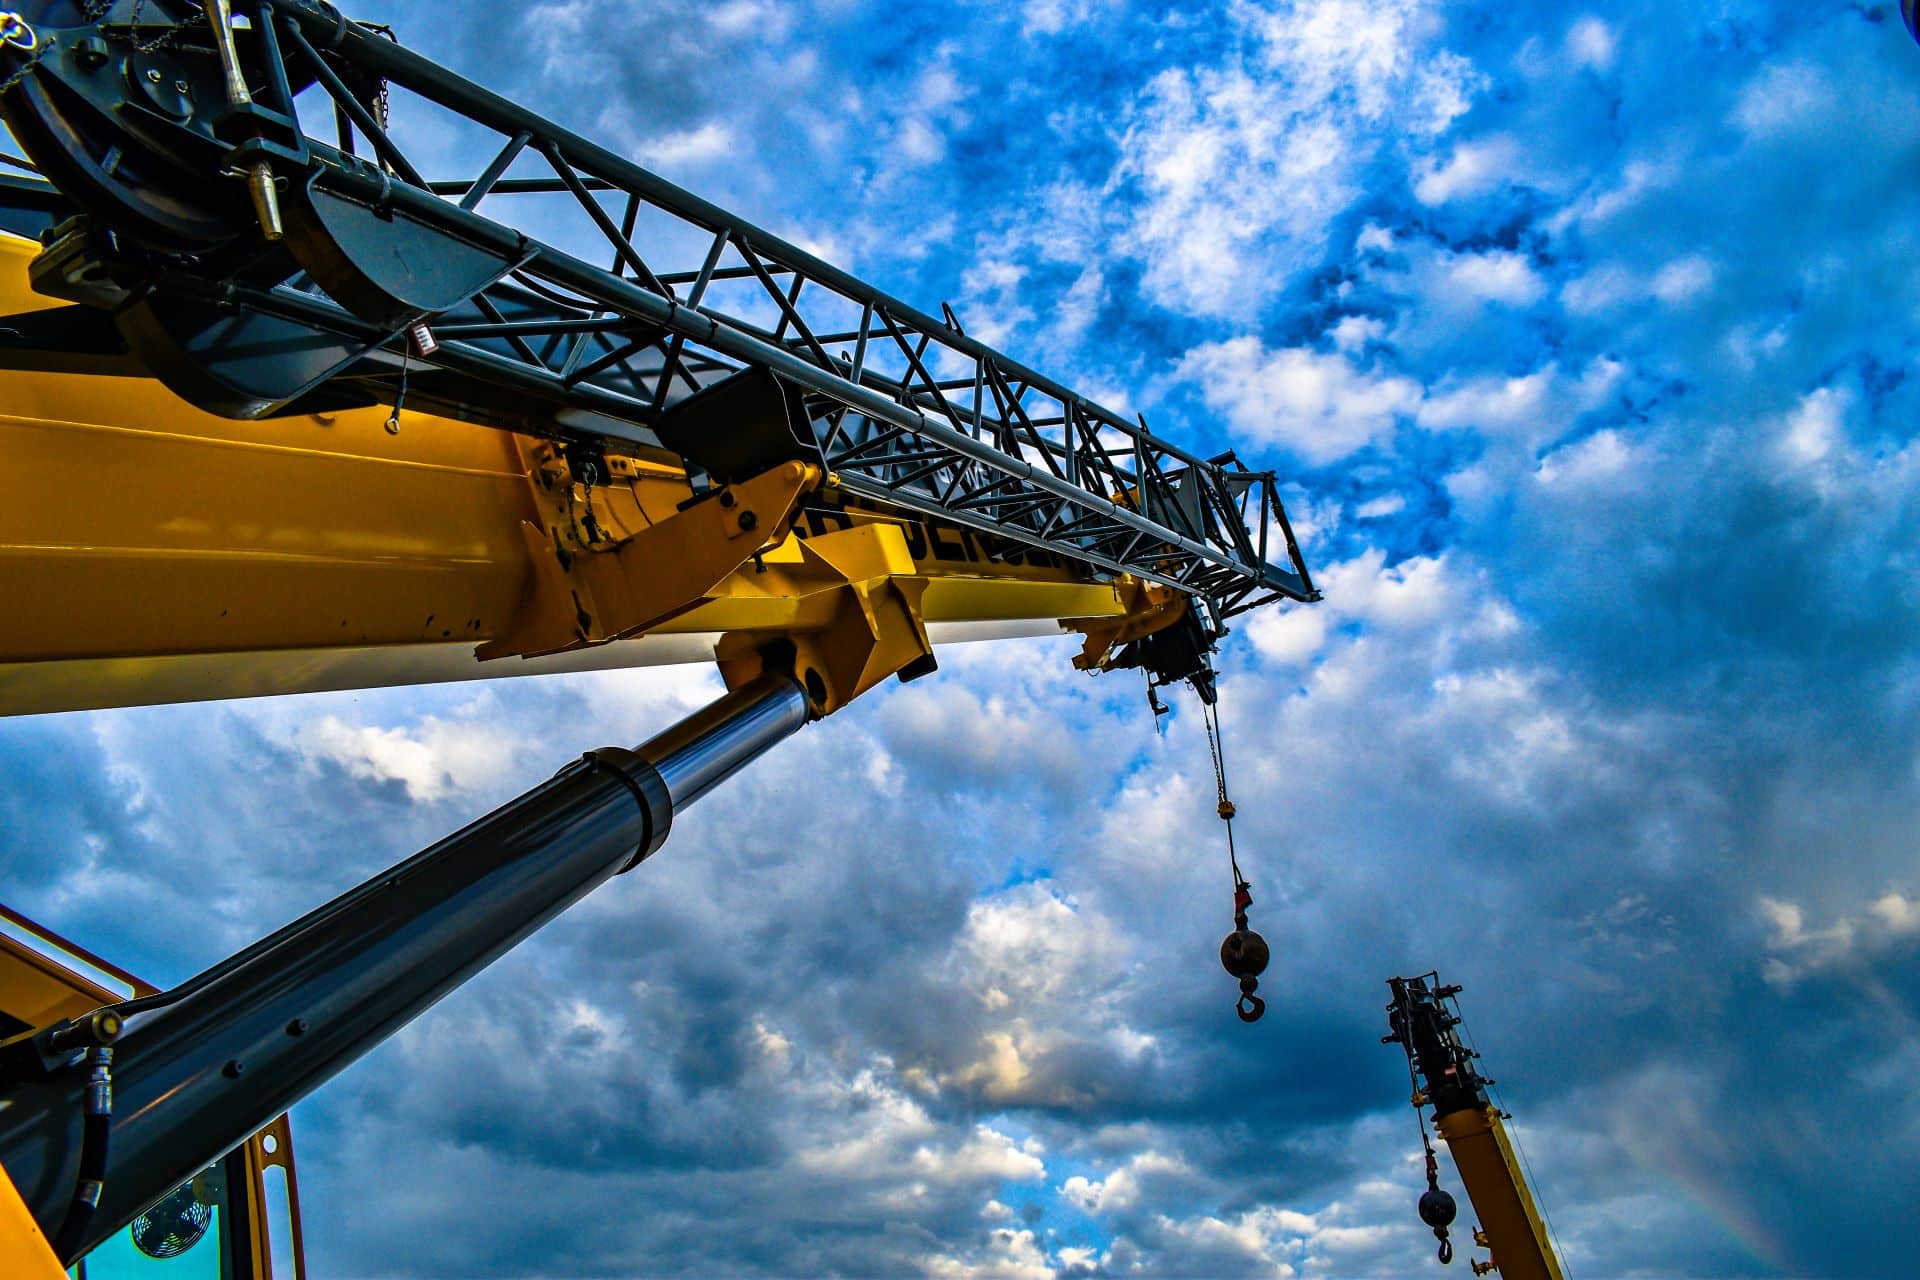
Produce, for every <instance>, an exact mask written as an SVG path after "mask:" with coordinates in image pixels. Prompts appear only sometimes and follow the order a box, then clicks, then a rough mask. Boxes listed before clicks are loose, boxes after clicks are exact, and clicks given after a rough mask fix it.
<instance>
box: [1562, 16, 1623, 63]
mask: <svg viewBox="0 0 1920 1280" xmlns="http://www.w3.org/2000/svg"><path fill="white" fill-rule="evenodd" d="M1615 52H1616V50H1615V48H1614V36H1613V28H1611V27H1609V26H1608V25H1607V24H1606V23H1604V22H1602V21H1601V20H1600V19H1598V18H1595V17H1591V16H1589V17H1585V18H1582V19H1580V20H1579V21H1578V22H1576V23H1574V24H1573V26H1571V27H1570V28H1568V29H1567V56H1568V57H1570V58H1572V59H1573V61H1574V65H1575V66H1581V67H1589V68H1591V69H1593V70H1595V71H1611V70H1612V69H1613V59H1614V54H1615Z"/></svg>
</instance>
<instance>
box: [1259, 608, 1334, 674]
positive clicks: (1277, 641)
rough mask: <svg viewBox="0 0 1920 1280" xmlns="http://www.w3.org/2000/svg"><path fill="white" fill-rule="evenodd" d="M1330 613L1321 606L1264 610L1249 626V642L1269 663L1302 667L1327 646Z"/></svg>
mask: <svg viewBox="0 0 1920 1280" xmlns="http://www.w3.org/2000/svg"><path fill="white" fill-rule="evenodd" d="M1328 613H1329V611H1328V610H1327V609H1324V608H1322V607H1320V606H1319V605H1310V606H1302V607H1299V608H1281V609H1264V610H1262V611H1261V612H1259V613H1256V614H1255V615H1253V618H1252V619H1251V620H1250V621H1249V622H1248V623H1247V639H1248V640H1249V641H1251V642H1252V644H1253V647H1254V649H1255V651H1256V652H1258V653H1259V654H1260V656H1261V657H1263V658H1265V659H1266V660H1267V661H1269V662H1272V663H1276V664H1278V665H1281V666H1298V665H1300V664H1302V663H1304V662H1306V661H1307V660H1309V659H1310V658H1312V657H1313V656H1314V654H1316V653H1318V652H1320V646H1321V645H1323V644H1325V643H1326V639H1327V615H1328Z"/></svg>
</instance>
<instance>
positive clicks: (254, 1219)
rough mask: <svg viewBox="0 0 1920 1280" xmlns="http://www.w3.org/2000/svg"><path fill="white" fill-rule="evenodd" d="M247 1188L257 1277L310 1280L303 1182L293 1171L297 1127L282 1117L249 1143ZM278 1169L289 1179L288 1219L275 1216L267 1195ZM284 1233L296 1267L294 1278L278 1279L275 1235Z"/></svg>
mask: <svg viewBox="0 0 1920 1280" xmlns="http://www.w3.org/2000/svg"><path fill="white" fill-rule="evenodd" d="M245 1151H246V1169H247V1177H246V1187H245V1193H246V1197H247V1204H246V1210H247V1221H248V1222H249V1223H251V1224H252V1225H253V1230H252V1232H251V1233H250V1236H249V1240H248V1251H249V1253H250V1254H251V1255H252V1259H253V1274H254V1275H255V1276H256V1277H259V1280H306V1275H307V1263H306V1256H307V1254H306V1238H305V1235H304V1233H303V1231H302V1229H301V1225H300V1191H299V1182H298V1180H297V1179H296V1178H295V1176H294V1168H293V1127H292V1125H291V1124H289V1123H288V1120H287V1117H286V1116H281V1117H280V1118H279V1119H278V1120H275V1121H274V1122H273V1123H272V1124H270V1125H268V1126H267V1127H266V1128H264V1129H262V1130H261V1131H260V1132H258V1133H256V1134H254V1135H253V1137H252V1138H250V1139H248V1140H247V1145H246V1147H245ZM270 1169H278V1170H279V1171H280V1175H281V1176H282V1177H284V1178H285V1179H286V1193H287V1194H286V1216H285V1217H281V1216H279V1215H278V1214H276V1213H275V1212H274V1207H275V1206H274V1199H273V1197H271V1196H269V1195H268V1194H267V1172H268V1170H270ZM279 1231H284V1232H286V1234H287V1248H286V1249H285V1250H283V1251H282V1252H283V1254H284V1255H285V1256H286V1257H288V1258H289V1259H290V1260H291V1261H292V1264H293V1267H292V1274H291V1275H275V1274H274V1270H273V1254H274V1249H273V1235H274V1233H275V1232H279Z"/></svg>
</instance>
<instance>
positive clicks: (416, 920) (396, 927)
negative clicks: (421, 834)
mask: <svg viewBox="0 0 1920 1280" xmlns="http://www.w3.org/2000/svg"><path fill="white" fill-rule="evenodd" d="M808 714H809V712H808V708H807V702H806V696H805V694H804V693H803V692H802V691H801V689H800V687H799V686H798V685H797V684H795V683H794V682H793V681H792V680H791V679H787V678H785V677H763V678H761V679H760V680H758V681H755V682H754V683H752V684H749V685H746V686H744V687H742V688H741V689H739V690H737V691H735V692H733V693H730V694H728V695H727V696H726V697H724V698H721V699H720V700H719V701H717V702H715V703H713V704H712V705H711V706H708V707H706V708H705V709H704V710H702V711H700V712H697V713H696V714H694V715H693V716H691V717H689V718H688V719H686V720H684V721H682V722H681V723H679V724H677V725H675V726H674V727H672V728H670V729H668V730H667V731H665V732H664V733H662V734H660V735H659V736H657V737H655V738H653V739H652V740H650V741H648V742H646V743H644V744H642V745H641V746H640V747H638V748H637V749H634V750H627V749H625V748H618V747H614V748H606V749H603V750H600V751H593V752H589V753H587V755H586V756H584V757H582V758H581V759H580V760H578V761H575V762H574V763H572V764H569V765H568V766H567V767H566V768H564V769H562V770H561V771H560V772H559V773H558V774H557V775H555V776H554V777H553V778H550V779H548V780H547V781H546V782H543V783H541V784H540V785H539V786H537V787H535V788H534V789H533V790H531V791H529V792H527V793H526V794H525V795H523V796H520V797H519V798H518V799H515V800H512V801H509V802H508V803H507V804H505V805H502V806H501V807H500V808H498V809H496V810H494V811H493V812H492V813H490V814H488V815H487V816H486V817H484V818H481V819H480V820H479V821H477V822H475V823H473V824H472V825H470V826H468V827H466V828H465V829H464V830H462V831H458V832H456V833H454V834H453V835H451V836H448V837H447V838H446V839H444V840H442V841H440V842H439V843H438V844H435V845H433V846H432V847H430V848H428V849H425V850H423V851H422V852H420V853H418V854H415V855H414V856H413V857H411V858H409V859H407V860H406V861H405V862H402V863H400V864H399V865H397V866H395V867H393V868H391V869H389V870H387V871H385V872H382V873H381V874H380V875H377V876H375V877H374V878H373V879H371V880H368V881H367V882H366V883H364V884H362V885H360V886H359V887H358V888H356V889H352V890H350V891H348V892H347V893H345V894H343V895H342V896H340V897H339V898H336V899H335V900H334V901H332V902H330V903H328V904H327V905H326V906H323V907H321V908H319V909H318V910H317V911H314V912H312V913H310V914H308V915H307V916H305V917H303V918H302V919H300V920H297V921H295V922H294V923H292V924H290V925H288V926H287V927H286V928H284V929H281V930H280V931H279V932H277V933H274V934H272V935H271V936H269V937H267V938H264V939H262V940H261V941H260V942H258V943H255V944H254V945H253V946H251V947H248V948H247V949H246V950H244V951H242V952H240V953H239V954H237V955H235V956H233V957H232V958H230V959H228V960H225V961H223V962H221V963H220V964H218V965H215V966H214V967H213V968H212V969H209V970H207V971H206V972H205V973H203V974H201V975H200V976H198V977H196V978H193V979H191V980H189V981H188V982H187V983H185V984H183V985H182V986H180V987H178V988H175V989H174V990H173V991H171V992H168V993H165V994H164V995H162V996H158V997H150V998H149V999H147V1000H143V1001H136V1002H133V1003H132V1004H131V1005H128V1006H126V1013H127V1016H126V1018H125V1029H124V1031H123V1032H122V1033H121V1035H120V1037H119V1039H118V1041H117V1042H116V1044H115V1046H114V1065H113V1093H114V1106H113V1112H114V1119H113V1122H112V1128H111V1142H110V1148H109V1155H108V1157H107V1165H106V1174H105V1177H104V1178H103V1179H102V1181H103V1183H104V1188H105V1189H104V1191H103V1193H102V1194H101V1197H100V1202H99V1206H98V1209H97V1210H96V1211H95V1212H94V1213H93V1215H92V1216H91V1218H90V1220H88V1221H87V1223H86V1225H85V1227H84V1229H83V1231H82V1233H81V1237H80V1240H79V1243H78V1246H77V1248H76V1253H84V1252H85V1251H86V1250H87V1249H90V1248H92V1247H93V1246H94V1245H95V1244H97V1243H99V1242H100V1241H101V1240H103V1239H105V1238H106V1237H107V1236H109V1235H111V1234H112V1233H114V1232H115V1231H118V1230H119V1229H120V1228H122V1227H124V1226H125V1225H126V1224H127V1223H128V1222H130V1221H132V1220H133V1219H134V1218H135V1217H137V1216H138V1215H139V1214H140V1213H141V1212H142V1211H144V1210H145V1209H146V1208H147V1207H148V1206H149V1205H151V1204H152V1203H153V1202H154V1201H156V1200H158V1199H159V1198H160V1197H161V1196H163V1195H165V1194H166V1193H167V1192H168V1191H169V1190H171V1189H172V1188H173V1187H175V1186H176V1185H178V1184H179V1183H180V1182H181V1181H183V1180H184V1179H186V1178H188V1177H190V1176H191V1175H193V1174H194V1173H195V1172H197V1171H199V1170H200V1169H202V1168H204V1167H206V1166H207V1165H208V1164H210V1163H212V1162H213V1161H214V1160H216V1159H218V1158H219V1157H221V1156H222V1155H224V1154H225V1153H227V1152H228V1151H231V1150H232V1149H233V1148H234V1147H236V1146H238V1145H239V1144H240V1143H242V1142H244V1141H245V1140H246V1139H247V1138H248V1137H249V1136H250V1135H251V1134H253V1133H254V1132H255V1131H256V1130H258V1129H259V1128H260V1127H261V1126H263V1125H265V1124H266V1123H267V1122H268V1121H270V1120H272V1119H273V1118H274V1117H275V1116H278V1115H279V1114H280V1113H281V1112H283V1111H285V1110H286V1109H287V1108H288V1107H290V1106H292V1105H293V1104H294V1103H295V1102H297V1101H299V1100H300V1099H301V1098H303V1097H305V1096H306V1095H307V1094H309V1093H311V1092H312V1091H313V1090H314V1089H316V1088H318V1087H319V1086H320V1085H322V1084H324V1083H326V1081H327V1080H329V1079H331V1078H332V1077H333V1076H334V1075H335V1074H337V1073H338V1072H339V1071H340V1070H341V1069H343V1068H344V1067H346V1066H347V1065H348V1064H349V1063H351V1062H353V1061H354V1060H355V1059H356V1058H358V1057H359V1056H360V1055H361V1054H363V1053H365V1052H367V1051H368V1050H369V1049H371V1048H373V1046H375V1045H376V1044H378V1043H380V1042H381V1041H382V1040H384V1039H386V1038H387V1037H388V1036H390V1035H392V1034H393V1033H394V1032H395V1031H398V1030H399V1029H400V1028H401V1027H402V1026H405V1025H406V1024H407V1023H408V1022H409V1021H411V1020H412V1019H413V1018H414V1017H416V1016H417V1015H418V1014H420V1013H421V1012H423V1011H424V1010H425V1009H426V1008H427V1007H428V1006H429V1005H431V1004H432V1003H433V1002H434V1001H436V1000H438V999H439V998H440V997H441V996H443V995H445V994H446V993H447V992H449V991H451V990H452V989H453V988H454V987H456V986H458V985H460V983H462V982H464V981H465V980H466V979H467V978H469V977H471V976H472V975H473V974H475V973H477V972H478V971H479V970H481V969H482V968H484V967H485V966H486V965H487V964H489V963H490V962H491V961H493V960H494V959H495V958H497V957H498V956H500V955H501V954H502V953H504V952H505V951H506V950H507V949H508V948H510V947H512V946H513V945H514V944H515V943H517V942H519V941H520V940H521V939H523V938H525V937H526V936H527V935H528V934H530V933H532V932H533V931H534V930H535V929H537V928H539V927H540V926H541V925H542V924H544V923H546V922H547V921H548V920H550V919H552V918H553V917H554V916H556V915H558V914H559V913H560V912H561V911H563V910H565V909H566V908H567V907H568V906H570V905H572V904H573V903H574V902H576V901H578V900H579V899H580V898H582V897H584V896H586V894H588V893H589V892H591V891H592V890H593V889H595V888H597V887H598V886H599V885H601V884H603V883H604V882H606V881H607V880H608V879H611V878H612V877H613V876H615V875H617V874H618V873H620V872H622V871H625V870H628V869H630V868H632V867H633V866H635V865H637V864H638V863H639V862H640V861H641V860H642V859H644V858H645V857H646V856H647V855H648V854H650V853H652V852H653V851H654V850H655V849H657V848H659V846H660V844H661V842H662V841H664V840H665V839H666V836H667V831H668V828H669V827H670V825H671V823H672V820H673V814H674V812H675V811H676V810H677V809H680V808H683V807H685V806H686V805H688V804H691V803H692V802H693V801H694V800H696V799H698V798H699V797H701V796H703V795H705V794H706V793H707V792H708V791H710V790H712V789H713V787H714V786H716V785H717V784H718V783H720V782H721V781H722V780H724V779H726V778H727V777H729V776H731V775H732V774H733V773H735V772H737V771H738V770H739V769H740V768H742V767H743V766H744V765H746V764H747V763H748V762H749V761H751V760H753V759H754V758H756V757H758V756H760V755H761V754H763V753H764V752H766V751H767V750H768V749H769V748H771V747H773V746H774V745H775V744H777V743H779V742H780V741H782V740H783V739H785V738H787V737H788V736H789V735H791V734H793V733H794V732H795V731H797V730H798V729H799V728H800V727H801V726H802V725H804V724H805V723H806V722H807V719H808ZM86 1088H87V1072H86V1071H85V1070H84V1069H83V1068H80V1067H75V1066H57V1067H55V1069H53V1070H51V1071H46V1072H44V1073H36V1072H30V1071H17V1070H16V1073H15V1075H14V1076H13V1078H10V1079H5V1080H0V1165H4V1166H5V1168H6V1171H7V1173H8V1175H9V1176H10V1177H11V1178H12V1180H13V1183H14V1185H15V1186H16V1187H17V1188H18V1189H19V1191H20V1194H21V1196H22V1197H23V1198H24V1199H25V1201H26V1202H27V1206H28V1208H29V1209H31V1210H32V1212H33V1214H34V1216H35V1218H36V1219H37V1220H38V1221H39V1223H40V1225H41V1227H42V1229H43V1230H45V1231H46V1232H47V1234H48V1236H49V1237H52V1236H54V1235H55V1234H56V1233H57V1232H58V1231H59V1230H60V1227H61V1225H62V1220H63V1219H64V1218H65V1217H66V1214H67V1211H68V1207H69V1205H70V1204H71V1203H72V1200H73V1194H74V1188H75V1185H76V1179H77V1176H78V1170H79V1165H80V1148H81V1135H82V1116H83V1111H84V1108H85V1098H86ZM70 1260H71V1259H62V1261H70Z"/></svg>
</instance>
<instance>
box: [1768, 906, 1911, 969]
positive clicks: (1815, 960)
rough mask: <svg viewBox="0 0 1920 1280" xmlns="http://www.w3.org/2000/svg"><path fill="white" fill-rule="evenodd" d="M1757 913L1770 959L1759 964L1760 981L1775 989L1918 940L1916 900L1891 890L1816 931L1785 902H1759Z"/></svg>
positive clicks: (1802, 912)
mask: <svg viewBox="0 0 1920 1280" xmlns="http://www.w3.org/2000/svg"><path fill="white" fill-rule="evenodd" d="M1756 909H1757V910H1758V912H1759V915H1760V918H1761V920H1762V921H1764V922H1765V923H1766V925H1767V939H1766V948H1767V950H1768V952H1770V953H1771V954H1770V955H1769V956H1768V957H1767V959H1766V960H1765V961H1764V962H1763V963H1762V964H1761V967H1760V972H1761V976H1762V977H1764V978H1765V979H1766V980H1767V982H1769V983H1771V984H1772V985H1774V986H1778V987H1787V986H1792V985H1793V984H1794V983H1796V982H1799V981H1801V980H1802V979H1804V978H1807V977H1810V976H1812V975H1815V974H1818V973H1822V972H1825V971H1827V970H1830V969H1835V968H1839V967H1842V966H1845V965H1848V964H1851V963H1855V962H1858V963H1861V964H1866V963H1870V962H1871V961H1872V960H1873V959H1875V958H1876V957H1878V956H1880V955H1882V954H1885V953H1887V952H1890V951H1892V950H1894V949H1896V948H1905V947H1906V946H1907V945H1908V944H1910V943H1911V942H1913V941H1914V940H1915V939H1916V938H1920V896H1916V897H1908V896H1907V895H1906V894H1904V893H1901V892H1899V891H1898V890H1893V889H1889V890H1888V891H1887V892H1885V893H1883V894H1881V895H1880V896H1878V897H1876V898H1874V899H1873V900H1872V901H1871V902H1868V903H1867V904H1865V906H1864V908H1863V909H1861V910H1860V911H1859V912H1858V913H1853V912H1849V913H1844V914H1840V915H1836V916H1835V917H1834V918H1833V919H1832V921H1831V923H1829V924H1827V925H1826V926H1824V927H1822V928H1818V929H1814V928H1809V927H1808V926H1807V917H1806V912H1805V910H1804V909H1803V908H1802V907H1801V905H1800V904H1799V903H1797V902H1794V901H1792V900H1789V899H1782V898H1771V897H1762V898H1761V899H1760V900H1759V901H1758V903H1757V904H1756Z"/></svg>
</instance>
